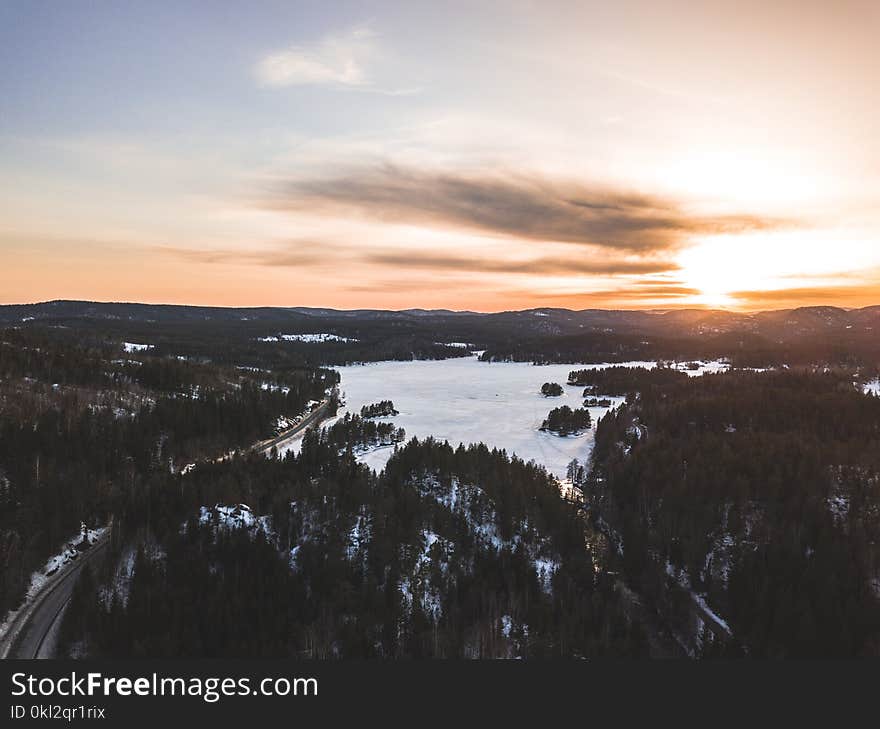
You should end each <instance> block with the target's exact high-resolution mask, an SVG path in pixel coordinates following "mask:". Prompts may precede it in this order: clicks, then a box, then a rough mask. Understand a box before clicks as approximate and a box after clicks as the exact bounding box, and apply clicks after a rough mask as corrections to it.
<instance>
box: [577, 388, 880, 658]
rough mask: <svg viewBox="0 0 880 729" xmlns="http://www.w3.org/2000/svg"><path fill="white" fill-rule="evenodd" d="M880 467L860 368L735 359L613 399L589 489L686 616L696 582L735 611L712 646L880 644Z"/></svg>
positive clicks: (603, 517) (674, 615)
mask: <svg viewBox="0 0 880 729" xmlns="http://www.w3.org/2000/svg"><path fill="white" fill-rule="evenodd" d="M878 469H880V399H878V398H876V397H870V396H866V395H863V394H862V393H861V392H860V391H859V390H858V389H857V388H855V387H854V386H853V382H852V379H851V377H850V376H848V375H845V374H844V375H842V374H839V373H832V372H822V371H799V372H795V371H779V372H767V373H749V372H732V373H726V374H720V375H707V376H704V377H702V378H693V379H687V380H682V381H681V382H677V383H676V382H671V383H669V384H667V385H664V386H657V387H654V388H651V389H647V390H645V391H643V392H641V393H639V394H638V396H637V397H635V398H630V400H629V402H628V404H626V405H624V406H623V407H621V408H620V409H619V410H617V411H612V412H611V413H609V414H608V415H607V416H606V417H605V418H603V419H602V420H601V421H600V422H599V424H598V426H597V431H596V448H595V451H594V468H593V472H592V475H591V477H590V478H589V479H587V482H586V484H585V490H586V493H587V500H588V502H589V503H590V504H591V508H592V512H593V517H594V519H597V520H599V523H601V524H602V525H603V527H604V528H605V529H606V531H607V532H608V533H609V534H611V536H612V537H613V539H614V540H615V541H616V542H617V543H619V545H620V551H621V553H622V554H621V556H620V559H619V561H620V562H621V565H622V568H623V569H624V572H625V574H626V576H627V578H628V579H629V580H630V581H631V583H632V584H634V585H636V586H637V587H638V589H639V590H640V591H641V593H642V594H643V595H644V596H645V597H647V598H648V599H650V600H651V601H652V603H653V604H654V605H655V606H656V608H657V609H658V610H660V611H661V612H663V613H664V614H665V615H666V616H667V617H668V623H669V624H670V625H671V626H673V627H674V628H675V629H676V630H678V631H679V633H680V634H685V635H686V634H688V632H689V631H693V625H692V623H693V620H692V616H693V602H692V600H691V599H690V598H689V595H690V594H691V593H696V594H698V595H702V596H705V597H707V598H708V600H709V603H710V604H711V605H712V606H713V607H714V608H715V609H716V610H717V611H719V612H720V614H721V615H723V616H724V618H725V619H726V621H727V623H729V626H730V629H731V632H732V637H729V638H728V637H726V636H723V634H722V638H723V640H721V641H720V642H721V643H722V644H723V645H721V646H719V645H718V644H717V643H716V644H715V645H714V647H709V648H707V646H706V645H702V644H701V641H700V640H699V637H698V639H697V640H696V641H695V645H696V647H697V648H698V649H699V648H703V649H707V650H709V652H710V653H711V651H712V650H722V649H723V650H725V651H726V652H727V653H728V654H730V653H734V654H735V653H737V652H744V653H745V654H748V655H751V656H755V657H760V656H768V657H770V656H773V657H795V656H846V655H849V656H852V655H876V654H877V653H878V652H880V602H878V598H880V589H878V585H880V580H878V578H880V553H878V549H877V543H878V536H880V533H878V530H880V521H878V518H877V517H878V515H880V481H878V473H880V470H878ZM689 623H691V624H689ZM704 629H705V626H704ZM722 633H723V631H722ZM704 637H705V636H704ZM709 642H710V643H711V642H712V641H709Z"/></svg>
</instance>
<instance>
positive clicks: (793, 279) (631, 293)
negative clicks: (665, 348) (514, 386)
mask: <svg viewBox="0 0 880 729" xmlns="http://www.w3.org/2000/svg"><path fill="white" fill-rule="evenodd" d="M878 34H880V3H877V2H876V1H875V0H868V1H863V0H838V1H837V2H834V3H828V2H813V1H812V0H798V1H796V2H795V1H790V0H776V2H772V3H768V2H766V1H765V0H761V1H760V2H759V1H757V0H738V1H737V2H721V1H714V0H704V1H703V2H700V3H694V2H691V1H690V0H688V1H685V0H615V2H613V3H612V2H607V0H606V1H604V2H592V1H581V2H553V1H552V0H543V1H540V2H518V1H516V0H507V1H505V2H494V1H493V0H486V1H484V2H480V3H473V2H456V1H455V0H452V1H447V0H444V2H442V3H440V2H419V0H399V1H398V2H338V1H335V0H334V1H333V2H330V1H328V0H324V1H323V2H292V1H290V2H281V1H280V0H267V1H263V0H249V1H248V2H232V1H230V0H212V1H211V2H207V1H206V2H188V1H186V0H176V1H175V2H166V1H165V0H153V1H152V2H150V3H121V2H110V1H101V0H92V1H89V2H86V1H85V0H69V1H68V2H64V3H59V2H53V1H51V0H0V303H24V302H35V301H43V300H51V299H61V298H64V299H88V300H98V301H143V302H156V303H186V304H206V305H226V306H327V307H335V308H387V309H404V308H414V307H419V308H448V309H469V310H480V311H499V310H509V309H523V308H531V307H567V308H573V309H585V308H659V309H666V308H672V307H717V308H728V309H741V310H756V309H777V308H788V307H793V306H802V305H836V306H843V307H847V308H850V307H858V306H866V305H871V304H880V135H878V134H877V127H878V116H880V53H878V52H877V50H876V38H877V37H878Z"/></svg>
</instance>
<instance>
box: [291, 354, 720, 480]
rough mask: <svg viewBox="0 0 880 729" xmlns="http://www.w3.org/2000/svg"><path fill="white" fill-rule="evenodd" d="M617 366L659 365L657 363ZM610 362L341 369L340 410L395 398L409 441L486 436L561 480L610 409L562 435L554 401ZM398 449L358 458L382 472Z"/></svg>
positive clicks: (566, 397)
mask: <svg viewBox="0 0 880 729" xmlns="http://www.w3.org/2000/svg"><path fill="white" fill-rule="evenodd" d="M477 354H479V353H477ZM619 364H623V365H625V366H628V367H647V368H653V367H655V366H656V363H655V362H625V363H619ZM699 365H700V367H699V369H697V370H686V372H687V373H688V374H689V375H693V376H697V375H702V374H705V373H709V372H718V371H723V370H725V369H727V368H728V365H727V364H726V363H723V362H700V363H699ZM608 366H611V365H605V364H596V365H583V364H554V365H541V366H535V365H532V364H529V363H525V362H480V361H479V359H478V358H477V356H474V357H460V358H454V359H444V360H416V361H413V362H390V361H386V362H372V363H369V364H364V365H350V366H348V367H337V368H336V369H337V370H338V371H339V373H340V375H341V376H342V382H341V384H340V389H341V391H342V393H343V397H344V400H345V406H344V407H342V408H340V410H339V413H338V415H339V416H342V415H344V414H345V413H346V412H352V413H355V414H357V413H360V409H361V407H362V406H364V405H368V404H370V403H375V402H379V401H380V400H392V401H393V402H394V407H395V408H396V409H397V410H398V411H399V412H400V414H399V415H397V416H395V417H390V418H382V420H383V421H390V422H393V423H394V424H395V425H397V426H398V427H401V428H404V429H405V430H406V436H407V439H409V438H412V437H413V436H416V437H418V438H426V437H428V436H434V437H435V438H438V439H441V440H448V441H449V442H450V443H452V444H454V445H458V444H459V443H465V444H469V443H479V442H483V443H485V444H486V445H488V446H489V447H495V448H504V449H506V450H507V452H508V453H515V454H516V455H518V456H519V457H520V458H522V459H524V460H526V461H528V460H534V461H536V462H538V463H540V464H542V465H544V466H545V467H546V468H547V469H548V470H549V471H550V472H551V473H553V474H555V475H556V476H558V477H559V478H561V479H562V478H564V477H565V475H566V474H565V469H566V466H567V465H568V463H569V462H570V461H571V460H572V459H573V458H577V459H578V460H579V461H581V462H584V461H585V460H586V459H588V458H589V456H590V452H591V450H592V448H593V434H594V431H595V423H596V421H597V420H598V419H599V418H601V417H602V416H603V415H604V414H605V413H606V412H607V411H608V408H602V407H596V408H589V410H590V415H591V416H592V418H593V430H590V431H588V432H586V433H583V434H581V435H578V436H568V437H565V438H563V437H560V436H557V435H553V434H551V433H546V432H541V431H540V430H538V428H540V426H541V423H542V421H543V420H544V419H545V418H546V417H547V413H549V412H550V411H551V410H552V409H553V408H555V407H559V406H560V405H568V406H569V407H571V408H576V407H582V406H583V392H584V388H583V387H582V386H581V387H577V386H573V385H567V384H566V382H567V381H568V373H569V372H571V371H572V370H579V369H594V368H595V369H600V368H603V367H608ZM545 382H558V383H559V384H561V385H562V386H563V389H564V393H563V395H561V396H560V397H544V396H543V395H541V393H540V390H541V385H542V384H543V383H545ZM600 394H601V393H600ZM610 399H611V401H612V404H613V406H614V407H616V406H617V405H619V404H621V403H622V402H623V401H624V398H622V397H613V398H610ZM335 420H336V418H331V419H329V420H327V421H325V422H324V426H328V425H332V424H333V422H335ZM300 442H301V438H298V439H296V440H295V441H293V442H291V443H289V444H285V446H284V447H283V448H279V454H280V455H283V454H284V453H285V452H287V451H294V452H296V451H297V450H299V446H300ZM393 452H394V448H393V446H383V447H380V448H377V449H374V450H371V451H368V452H366V453H362V454H360V455H359V456H358V460H360V461H361V462H362V463H366V464H367V465H368V466H370V467H371V468H373V469H375V470H377V471H378V470H381V469H382V468H384V467H385V464H386V463H387V462H388V459H389V458H390V457H391V454H392V453H393Z"/></svg>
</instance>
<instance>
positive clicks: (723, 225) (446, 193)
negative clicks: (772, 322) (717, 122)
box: [263, 165, 785, 254]
mask: <svg viewBox="0 0 880 729" xmlns="http://www.w3.org/2000/svg"><path fill="white" fill-rule="evenodd" d="M263 204H264V205H266V206H267V207H270V208H273V209H279V210H290V211H311V212H323V213H325V214H327V215H334V216H339V215H349V216H350V215H359V216H363V217H369V218H374V219H378V220H383V221H389V222H401V223H410V224H418V225H425V226H432V227H456V228H464V229H470V230H477V231H481V232H489V233H492V234H496V235H503V236H511V237H516V238H520V239H526V240H534V241H556V242H565V243H578V244H586V245H592V246H600V247H606V248H611V249H617V250H622V251H627V252H629V253H639V254H644V253H649V252H654V251H662V250H670V249H674V248H677V247H679V246H681V245H683V244H684V243H686V242H687V239H688V238H689V236H691V235H695V234H719V233H735V232H743V231H751V230H762V229H768V228H776V227H780V226H781V225H783V224H785V221H780V220H776V219H770V218H764V217H760V216H753V215H728V216H716V217H706V216H701V215H696V214H691V213H689V212H688V211H686V210H685V209H684V207H683V206H682V205H681V204H679V203H677V202H675V201H673V200H670V199H667V198H663V197H660V196H656V195H648V194H640V193H629V192H621V191H619V190H616V189H613V188H610V187H606V186H600V185H593V186H590V185H584V184H582V183H578V182H573V181H570V180H563V179H547V178H544V177H541V176H538V175H531V174H527V173H510V174H502V173H501V172H491V173H480V172H477V173H463V172H442V171H440V172H438V171H420V170H414V169H406V168H402V167H398V166H394V165H381V166H378V167H360V168H355V169H352V170H349V171H343V172H342V173H340V174H336V175H332V176H328V177H322V178H311V179H294V180H290V181H287V182H285V183H282V184H280V185H279V186H277V187H276V188H274V189H273V190H272V191H271V194H270V196H269V197H268V198H267V199H266V200H265V201H264V202H263Z"/></svg>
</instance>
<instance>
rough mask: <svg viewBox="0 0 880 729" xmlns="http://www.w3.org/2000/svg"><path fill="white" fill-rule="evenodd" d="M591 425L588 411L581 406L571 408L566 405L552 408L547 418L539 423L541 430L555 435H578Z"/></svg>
mask: <svg viewBox="0 0 880 729" xmlns="http://www.w3.org/2000/svg"><path fill="white" fill-rule="evenodd" d="M592 425H593V421H592V418H590V412H589V411H588V410H584V409H583V408H578V409H576V410H572V409H571V408H570V407H568V405H563V406H562V407H558V408H553V410H551V411H550V413H549V414H548V415H547V419H546V420H545V421H544V422H543V423H542V424H541V430H548V431H550V432H551V433H555V434H556V435H562V436H566V435H579V434H580V433H581V432H583V431H584V430H589V429H590V428H591V427H592Z"/></svg>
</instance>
